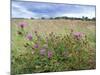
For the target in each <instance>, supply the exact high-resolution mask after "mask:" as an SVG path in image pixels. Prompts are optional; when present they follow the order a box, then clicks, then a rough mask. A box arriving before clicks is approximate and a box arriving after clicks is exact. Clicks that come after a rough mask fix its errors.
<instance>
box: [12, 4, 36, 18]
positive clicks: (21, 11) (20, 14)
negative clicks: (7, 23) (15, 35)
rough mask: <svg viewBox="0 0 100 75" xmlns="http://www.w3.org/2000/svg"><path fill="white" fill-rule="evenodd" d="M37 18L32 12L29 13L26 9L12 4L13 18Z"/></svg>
mask: <svg viewBox="0 0 100 75" xmlns="http://www.w3.org/2000/svg"><path fill="white" fill-rule="evenodd" d="M33 16H34V17H35V18H37V15H36V14H35V13H33V12H31V11H28V10H27V9H26V8H24V7H22V6H20V5H18V4H16V3H12V17H13V18H30V17H33Z"/></svg>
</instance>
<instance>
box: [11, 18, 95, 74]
mask: <svg viewBox="0 0 100 75" xmlns="http://www.w3.org/2000/svg"><path fill="white" fill-rule="evenodd" d="M21 22H25V23H26V24H27V25H26V26H25V27H22V28H21V27H20V26H19V23H21ZM76 33H77V34H76ZM11 34H12V35H11V37H12V39H11V45H12V49H11V72H12V74H13V75H14V74H23V73H39V72H57V71H70V70H87V69H95V68H96V24H95V21H82V20H64V19H60V20H31V19H12V22H11ZM28 34H31V36H32V39H31V38H30V39H29V40H28V38H27V35H28ZM44 47H45V48H44ZM41 51H42V54H41Z"/></svg>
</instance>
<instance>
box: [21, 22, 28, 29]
mask: <svg viewBox="0 0 100 75" xmlns="http://www.w3.org/2000/svg"><path fill="white" fill-rule="evenodd" d="M26 25H27V23H26V22H20V23H19V26H20V27H21V28H22V29H23V28H24V27H25V26H26Z"/></svg>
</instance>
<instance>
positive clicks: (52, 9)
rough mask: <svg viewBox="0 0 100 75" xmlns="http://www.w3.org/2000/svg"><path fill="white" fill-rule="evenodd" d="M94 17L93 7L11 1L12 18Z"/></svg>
mask: <svg viewBox="0 0 100 75" xmlns="http://www.w3.org/2000/svg"><path fill="white" fill-rule="evenodd" d="M57 16H68V17H79V18H81V17H82V16H87V17H89V18H93V17H95V6H90V5H88V6H87V5H70V4H57V3H56V4H55V3H43V2H25V1H12V18H30V17H34V18H40V17H46V18H49V17H57Z"/></svg>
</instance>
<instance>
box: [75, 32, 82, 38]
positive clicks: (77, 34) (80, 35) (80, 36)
mask: <svg viewBox="0 0 100 75" xmlns="http://www.w3.org/2000/svg"><path fill="white" fill-rule="evenodd" d="M73 35H74V37H75V38H76V39H77V40H80V39H81V38H82V36H83V33H81V32H75V33H73Z"/></svg>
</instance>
